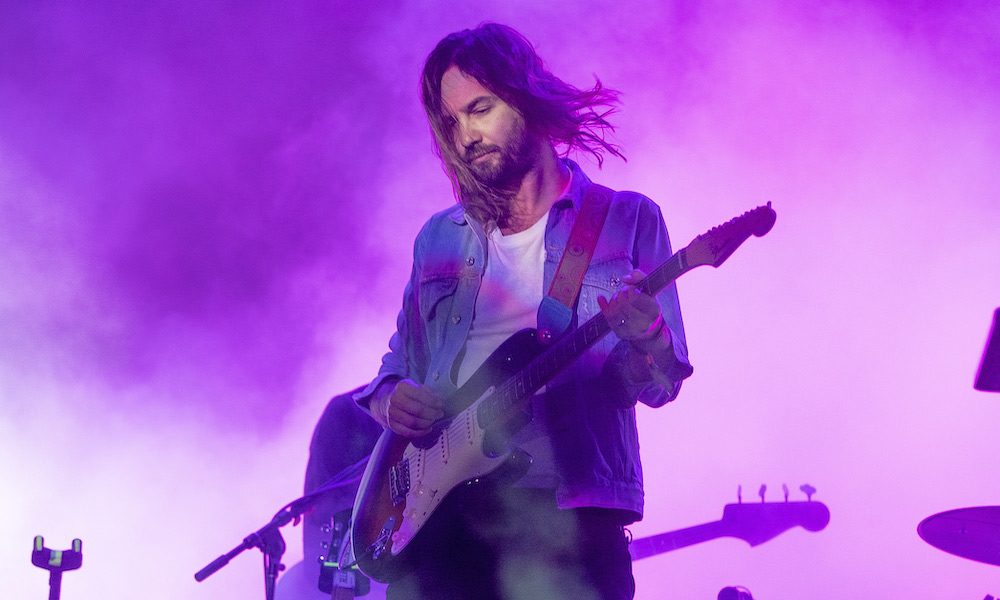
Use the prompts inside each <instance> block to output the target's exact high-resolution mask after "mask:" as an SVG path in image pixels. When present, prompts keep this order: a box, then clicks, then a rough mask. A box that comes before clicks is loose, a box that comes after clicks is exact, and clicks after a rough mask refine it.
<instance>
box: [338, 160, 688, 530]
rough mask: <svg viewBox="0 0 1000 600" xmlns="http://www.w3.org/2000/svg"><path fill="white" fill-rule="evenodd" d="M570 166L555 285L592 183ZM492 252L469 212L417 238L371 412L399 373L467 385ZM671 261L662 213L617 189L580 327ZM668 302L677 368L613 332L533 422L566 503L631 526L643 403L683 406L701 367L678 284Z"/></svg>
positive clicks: (637, 512)
mask: <svg viewBox="0 0 1000 600" xmlns="http://www.w3.org/2000/svg"><path fill="white" fill-rule="evenodd" d="M566 164H567V166H569V168H570V169H572V172H573V177H572V184H571V186H570V189H569V190H567V192H566V193H565V194H564V195H563V196H562V197H560V199H559V200H557V201H556V202H555V203H554V204H553V206H552V209H551V211H550V213H549V221H548V225H547V228H546V231H545V249H546V253H545V267H544V275H545V280H544V289H545V290H547V289H548V288H549V286H550V284H551V282H552V278H553V277H554V275H555V270H556V267H557V266H558V264H559V259H560V258H561V256H562V252H563V249H564V248H565V245H566V241H567V239H568V237H569V233H570V230H571V229H572V227H573V223H574V221H575V219H576V216H577V214H579V209H580V202H581V200H582V198H583V195H584V192H585V190H586V188H587V186H589V185H590V180H589V179H588V178H587V176H586V175H584V173H583V171H581V170H580V168H579V166H578V165H576V164H575V163H573V162H572V161H568V160H567V161H566ZM486 248H487V244H486V235H485V232H484V230H483V227H482V226H481V225H480V224H479V223H477V222H476V221H475V220H473V219H472V218H467V216H466V214H465V211H464V210H463V209H462V207H461V206H459V205H456V206H453V207H451V208H449V209H447V210H444V211H441V212H439V213H437V214H436V215H434V216H433V217H431V218H430V220H429V221H428V222H427V223H426V224H425V225H424V227H423V229H422V230H421V231H420V233H419V234H418V235H417V239H416V242H415V243H414V252H413V271H412V273H411V275H410V281H409V282H408V283H407V285H406V290H405V292H404V294H403V307H402V310H401V311H400V313H399V317H398V319H397V330H396V333H395V334H394V335H393V336H392V339H391V340H390V341H389V352H388V353H387V354H386V355H385V356H383V358H382V367H381V369H380V370H379V373H378V376H377V377H376V378H375V380H374V381H372V382H371V383H370V384H369V385H368V387H367V388H366V389H365V390H364V391H362V392H361V393H359V394H358V395H357V397H356V400H357V401H358V402H359V403H360V404H361V405H362V406H367V403H368V401H369V399H370V397H371V395H372V394H373V393H374V392H375V390H376V388H377V387H378V386H379V384H381V383H382V382H383V381H385V380H387V379H390V378H391V379H402V378H409V379H412V380H414V381H418V382H422V383H424V384H425V385H428V386H430V387H431V389H433V390H434V391H435V392H437V393H439V394H441V395H442V396H447V395H450V394H451V393H453V392H454V391H455V390H456V389H457V388H456V385H455V382H454V380H453V372H454V371H455V369H454V366H455V361H456V359H457V357H458V356H459V354H460V352H461V351H462V348H463V347H464V345H465V340H466V337H467V336H468V333H469V328H470V325H471V324H472V320H473V316H474V315H473V311H474V309H475V306H476V296H477V294H478V292H479V285H480V282H481V281H482V277H483V273H484V270H485V266H486V261H487V260H488V259H489V257H488V256H486ZM670 256H671V250H670V241H669V239H668V237H667V231H666V227H665V225H664V222H663V218H662V216H661V215H660V210H659V207H658V206H657V205H656V204H654V203H653V202H652V201H651V200H649V199H648V198H646V197H645V196H642V195H641V194H637V193H634V192H616V193H615V194H614V197H613V199H612V203H611V207H610V210H609V212H608V217H607V221H606V223H605V225H604V229H603V231H602V233H601V236H600V239H599V240H598V242H597V247H596V248H595V251H594V256H593V259H592V260H591V263H590V266H589V268H588V270H587V272H586V275H585V277H584V281H583V285H582V287H581V289H580V296H579V300H578V303H577V306H576V322H574V324H573V325H574V326H575V325H576V324H577V323H583V322H585V321H586V320H587V319H590V318H591V317H593V316H594V315H596V314H597V313H599V312H600V308H599V306H598V303H597V298H598V296H605V297H609V296H611V295H612V294H613V293H614V292H615V291H616V290H617V289H618V288H619V287H620V286H621V285H622V278H623V277H624V276H625V275H627V274H628V273H631V272H632V270H633V269H641V270H642V271H643V272H646V273H649V272H651V271H652V270H653V269H654V268H656V267H657V266H659V265H660V264H661V263H663V262H666V260H667V259H668V258H670ZM657 300H658V301H659V304H660V307H661V309H662V311H663V316H664V320H665V323H666V326H667V327H668V328H669V329H670V333H671V336H672V339H673V347H674V353H675V355H676V356H675V360H674V361H673V362H672V363H671V364H667V365H657V364H651V361H649V360H647V357H646V355H645V354H643V353H641V352H640V351H638V350H637V349H636V348H634V347H633V346H632V345H631V344H629V343H627V342H623V341H620V340H619V339H618V338H617V337H615V335H614V334H613V333H611V334H609V335H607V336H605V338H604V339H602V340H600V341H598V342H597V343H596V344H595V345H594V346H593V347H591V348H590V349H589V350H588V351H587V352H585V353H584V354H583V356H581V357H579V358H578V359H577V360H576V361H575V363H574V364H572V365H571V366H569V367H568V368H567V369H565V370H564V371H563V372H562V373H561V374H559V375H558V376H557V377H556V378H555V379H553V381H551V382H550V383H549V385H548V386H547V388H546V391H545V393H544V396H543V397H540V398H539V399H538V400H540V401H539V402H536V403H533V408H534V412H535V414H534V419H535V420H541V421H542V422H544V424H545V430H546V431H547V432H549V433H548V435H550V436H551V438H552V439H551V444H550V445H551V449H552V453H553V456H552V458H553V459H554V462H555V467H556V472H557V474H558V483H557V488H556V498H557V501H558V503H559V506H560V507H563V508H573V507H583V506H592V507H601V508H612V509H620V510H622V511H623V512H624V517H625V518H624V520H625V521H626V522H630V521H634V520H638V519H640V518H642V507H643V490H642V466H641V463H640V460H639V440H638V435H637V432H636V424H635V404H636V402H642V403H644V404H647V405H649V406H653V407H658V406H662V405H663V404H665V403H667V402H669V401H671V400H673V399H674V398H676V396H677V393H678V391H679V390H680V386H681V380H683V379H685V378H686V377H688V376H689V375H690V374H691V372H692V369H691V366H690V363H689V362H688V358H687V343H686V340H685V337H684V326H683V323H682V321H681V313H680V307H679V305H678V302H677V291H676V288H675V287H674V286H673V285H671V286H668V287H667V288H666V289H665V290H663V291H662V292H661V293H660V294H658V295H657ZM626 366H627V367H628V368H626ZM640 375H641V376H640Z"/></svg>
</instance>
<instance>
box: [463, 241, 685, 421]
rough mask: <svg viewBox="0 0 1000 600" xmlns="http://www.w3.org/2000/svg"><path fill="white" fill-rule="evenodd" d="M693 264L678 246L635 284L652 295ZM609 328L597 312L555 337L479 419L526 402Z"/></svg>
mask: <svg viewBox="0 0 1000 600" xmlns="http://www.w3.org/2000/svg"><path fill="white" fill-rule="evenodd" d="M694 266H698V265H694ZM694 266H690V265H688V262H687V253H686V249H681V250H679V251H677V252H676V253H675V254H674V255H673V256H671V257H670V258H669V259H668V260H667V261H666V262H665V263H663V264H662V265H660V266H659V267H657V268H656V269H654V270H653V271H652V272H651V273H650V274H649V275H647V276H646V278H645V279H643V280H642V282H640V283H639V285H638V286H637V287H638V288H639V289H640V290H642V291H643V292H644V293H647V294H649V295H654V294H656V293H657V292H659V291H660V290H662V289H663V288H665V287H667V286H668V285H669V284H670V283H672V282H673V281H674V280H676V279H677V278H678V277H680V276H681V275H683V274H684V273H686V272H687V271H689V270H691V269H692V268H694ZM610 331H611V326H610V325H609V324H608V320H607V319H606V318H605V317H604V314H603V313H600V314H597V315H595V316H594V317H593V318H591V319H590V320H588V321H587V322H586V323H584V324H583V325H581V326H579V327H577V328H576V329H575V330H573V331H572V332H570V333H569V334H568V335H566V336H564V337H562V338H560V339H559V340H557V341H556V342H555V343H554V344H552V346H551V347H550V348H548V349H547V350H546V351H545V352H543V353H541V354H539V355H538V356H537V357H535V359H534V360H532V361H531V362H530V363H528V365H527V366H525V367H524V368H523V369H522V370H521V371H520V372H518V373H517V374H516V375H514V376H512V377H511V378H510V379H508V380H507V381H506V382H504V383H503V384H502V385H501V386H499V387H498V388H497V390H496V392H495V393H494V394H493V396H492V397H490V398H489V399H488V401H486V402H484V403H483V404H482V405H481V406H480V407H479V409H478V418H479V422H480V423H483V424H490V423H494V422H496V421H497V420H498V419H499V418H501V417H502V416H503V415H506V414H508V413H509V412H510V411H512V410H513V409H514V408H515V407H517V406H519V405H521V404H522V403H524V402H526V401H527V398H529V397H530V396H531V395H532V394H534V393H535V392H536V391H538V390H539V389H540V388H541V387H542V386H543V385H545V384H546V383H548V382H549V381H551V380H552V378H553V377H555V376H556V374H557V373H559V371H561V370H563V369H564V368H565V367H566V366H567V365H569V364H570V363H571V362H573V361H574V360H576V358H577V357H579V356H580V355H581V354H583V353H584V352H585V351H586V350H587V349H588V348H590V347H591V346H593V345H594V343H596V342H597V341H598V340H600V339H601V338H603V337H604V336H605V335H607V334H608V333H609V332H610Z"/></svg>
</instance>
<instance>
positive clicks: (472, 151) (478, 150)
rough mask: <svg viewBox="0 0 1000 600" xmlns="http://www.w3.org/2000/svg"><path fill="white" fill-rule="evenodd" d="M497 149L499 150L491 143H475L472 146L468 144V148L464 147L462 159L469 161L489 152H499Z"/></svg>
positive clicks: (498, 148)
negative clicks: (486, 144) (488, 144)
mask: <svg viewBox="0 0 1000 600" xmlns="http://www.w3.org/2000/svg"><path fill="white" fill-rule="evenodd" d="M499 151H500V147H499V146H493V145H490V146H484V145H482V144H476V145H474V146H470V147H469V148H466V149H465V153H464V156H463V160H465V162H467V163H471V162H472V161H474V160H476V159H477V158H479V157H480V156H483V155H485V154H489V153H490V152H499Z"/></svg>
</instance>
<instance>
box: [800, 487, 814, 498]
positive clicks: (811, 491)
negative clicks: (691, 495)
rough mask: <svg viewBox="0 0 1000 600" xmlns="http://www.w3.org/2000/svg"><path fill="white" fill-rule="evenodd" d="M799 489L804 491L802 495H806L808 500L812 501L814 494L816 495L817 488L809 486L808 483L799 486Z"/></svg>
mask: <svg viewBox="0 0 1000 600" xmlns="http://www.w3.org/2000/svg"><path fill="white" fill-rule="evenodd" d="M799 489H800V490H802V493H803V494H805V495H806V499H807V500H809V501H812V499H813V494H815V493H816V488H814V487H813V486H811V485H809V484H808V483H803V484H802V485H800V486H799Z"/></svg>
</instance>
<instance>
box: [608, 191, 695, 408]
mask: <svg viewBox="0 0 1000 600" xmlns="http://www.w3.org/2000/svg"><path fill="white" fill-rule="evenodd" d="M635 232H636V233H635V239H634V240H633V244H634V245H633V248H632V256H633V257H635V260H634V264H635V267H636V268H637V269H640V270H641V271H642V272H644V273H646V274H647V275H648V274H649V273H651V272H652V271H653V270H654V269H656V268H657V267H658V266H660V265H661V264H663V263H665V262H666V261H667V260H668V259H669V258H670V257H671V255H672V251H671V248H670V238H669V236H668V235H667V228H666V224H665V223H664V221H663V215H662V214H661V212H660V208H659V207H658V206H657V205H656V204H655V203H653V201H651V200H649V199H648V198H645V197H642V200H641V202H640V204H639V207H638V209H637V216H636V227H635ZM656 300H657V302H658V303H659V305H660V311H661V313H662V314H663V321H664V326H665V327H666V328H667V329H669V331H670V338H671V340H672V352H670V353H667V356H659V357H656V358H654V357H653V356H651V355H649V354H647V353H645V352H643V351H641V350H639V349H638V348H637V347H636V346H634V345H632V344H631V343H629V342H620V343H619V344H618V345H616V346H615V348H614V349H613V350H612V352H611V355H610V356H609V357H608V366H609V367H611V368H612V370H613V371H614V372H615V377H616V379H618V384H619V385H621V386H622V387H623V389H624V391H625V393H626V396H627V397H628V398H629V400H630V401H631V402H632V403H635V402H642V403H643V404H647V405H649V406H652V407H659V406H662V405H664V404H666V403H667V402H671V401H672V400H674V399H675V398H677V395H678V394H679V393H680V389H681V381H683V380H684V379H686V378H688V377H689V376H690V375H691V373H692V372H693V371H694V369H693V368H692V367H691V363H690V361H689V360H688V350H687V339H686V337H685V335H684V322H683V320H682V319H681V308H680V304H679V302H678V300H677V287H676V286H675V285H674V284H670V285H668V286H667V287H665V288H664V289H663V290H661V291H660V293H658V294H657V295H656Z"/></svg>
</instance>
